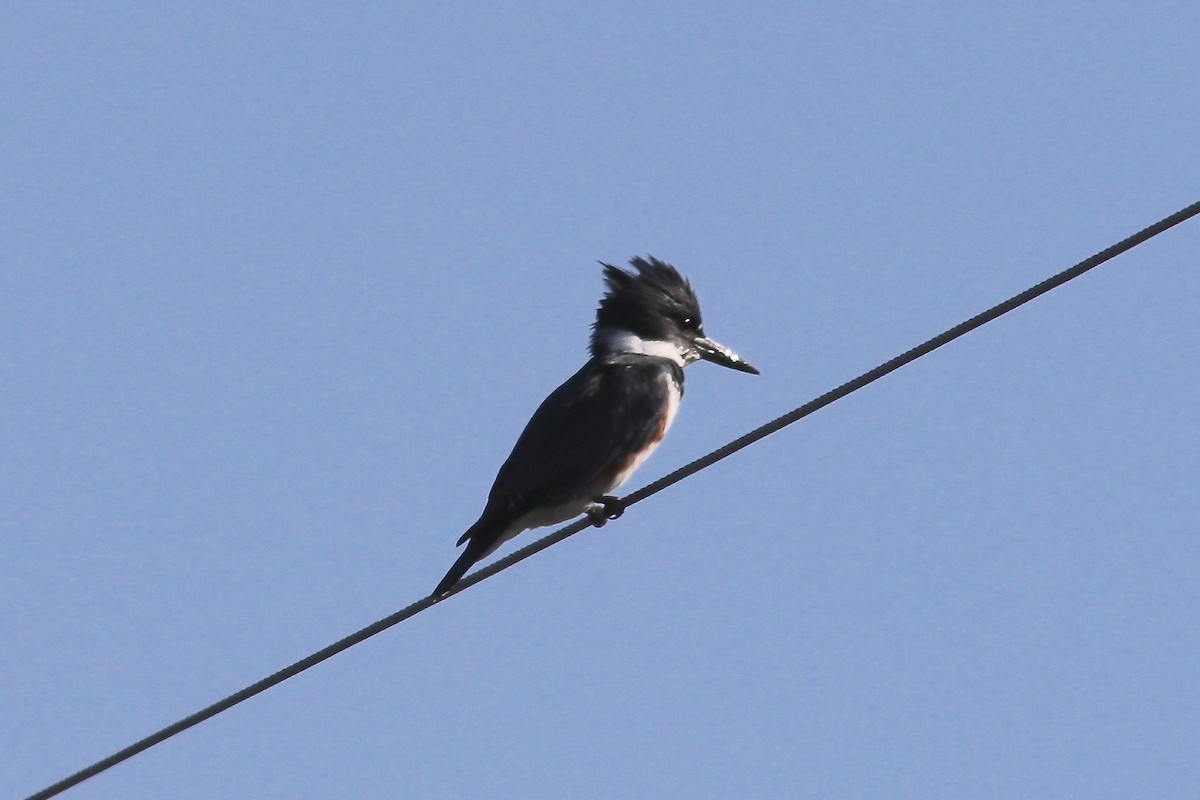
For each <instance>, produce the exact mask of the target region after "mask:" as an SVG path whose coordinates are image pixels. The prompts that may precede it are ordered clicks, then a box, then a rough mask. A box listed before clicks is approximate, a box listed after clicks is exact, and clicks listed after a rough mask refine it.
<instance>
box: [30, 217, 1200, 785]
mask: <svg viewBox="0 0 1200 800" xmlns="http://www.w3.org/2000/svg"><path fill="white" fill-rule="evenodd" d="M1197 214H1200V202H1197V203H1193V204H1192V205H1190V206H1187V207H1186V208H1183V209H1180V210H1179V211H1176V212H1175V213H1174V214H1172V215H1170V216H1169V217H1165V218H1163V219H1161V220H1159V221H1158V222H1156V223H1154V224H1153V225H1150V226H1149V227H1147V228H1144V229H1142V230H1140V231H1138V232H1137V233H1135V234H1133V235H1132V236H1130V237H1128V238H1127V239H1123V240H1122V241H1120V242H1118V243H1117V244H1114V245H1113V246H1112V247H1109V248H1108V249H1106V250H1102V251H1100V252H1099V253H1096V254H1095V255H1094V256H1092V257H1091V258H1087V259H1084V260H1083V261H1080V262H1079V263H1078V264H1076V265H1075V266H1073V267H1071V268H1070V269H1065V270H1063V271H1062V272H1060V273H1058V274H1057V275H1054V276H1051V277H1049V278H1047V279H1046V280H1044V281H1042V282H1041V283H1039V284H1037V285H1036V286H1031V287H1030V288H1028V289H1026V290H1025V291H1023V292H1021V293H1020V294H1017V295H1014V296H1012V297H1010V298H1009V299H1007V300H1005V301H1004V302H1002V303H998V304H997V305H994V306H992V307H991V308H989V309H988V310H987V311H984V312H982V313H980V314H976V315H975V316H973V317H971V318H970V319H968V320H966V321H965V322H961V323H959V324H958V325H955V326H954V327H953V328H950V329H949V330H947V331H945V332H943V333H940V334H938V335H937V336H934V337H933V338H932V339H929V340H928V341H925V342H923V343H921V344H919V345H917V346H916V347H914V348H912V349H911V350H909V351H907V352H905V353H902V354H900V355H898V356H896V357H895V358H893V359H891V360H890V361H887V362H885V363H883V364H880V365H879V366H878V367H875V369H872V370H870V371H869V372H864V373H863V374H862V375H859V376H858V377H857V378H854V379H853V380H850V381H847V382H846V383H843V384H842V385H841V386H839V387H837V388H836V389H832V390H831V391H828V392H826V393H825V394H823V395H821V396H820V397H818V398H816V399H814V400H810V401H809V402H807V403H805V404H804V405H802V406H800V407H798V408H795V409H793V410H792V411H789V412H788V413H786V414H784V415H782V416H780V417H778V418H776V419H774V420H771V421H770V422H768V423H767V424H765V425H762V426H761V427H758V428H755V429H754V430H752V431H750V432H749V433H747V434H746V435H744V436H742V437H740V438H738V439H735V440H734V441H732V442H730V443H729V444H727V445H725V446H724V447H719V448H717V449H716V450H714V451H712V452H711V453H709V454H708V455H706V456H702V457H700V458H698V459H696V460H695V461H693V462H691V463H690V464H686V465H684V466H682V467H680V468H679V469H677V470H675V471H674V472H671V473H669V474H667V475H664V476H663V477H661V478H659V479H658V480H656V481H653V482H651V483H648V484H646V485H645V486H643V487H642V488H641V489H638V490H637V491H635V492H631V493H630V494H628V495H627V496H625V497H624V498H623V499H622V502H623V503H624V505H625V506H626V507H628V506H631V505H633V504H634V503H639V502H641V501H642V500H645V499H646V498H648V497H650V496H651V495H654V494H658V493H659V492H661V491H662V490H663V489H666V488H668V487H670V486H673V485H675V484H676V483H679V482H680V481H681V480H683V479H684V478H687V477H689V476H691V475H694V474H695V473H697V472H699V471H700V470H702V469H705V468H707V467H710V466H712V465H713V464H715V463H717V462H718V461H720V460H721V459H723V458H726V457H727V456H731V455H733V454H734V453H736V452H737V451H739V450H741V449H743V448H745V447H749V446H750V445H752V444H754V443H755V442H757V441H758V440H760V439H763V438H765V437H767V436H770V435H771V434H773V433H775V432H777V431H779V430H781V429H783V428H786V427H787V426H788V425H791V424H792V423H793V422H796V421H798V420H801V419H803V418H804V417H807V416H808V415H809V414H812V413H813V412H815V411H819V410H820V409H822V408H824V407H825V406H827V405H829V404H831V403H834V402H836V401H837V400H840V399H841V398H843V397H845V396H846V395H848V394H850V393H852V392H856V391H858V390H859V389H861V388H863V387H864V386H866V385H867V384H869V383H873V382H874V381H877V380H879V379H880V378H882V377H883V376H885V375H887V374H889V373H891V372H895V371H896V370H898V369H900V368H901V367H903V366H905V365H906V364H910V363H912V362H913V361H916V360H917V359H918V358H920V357H921V356H924V355H928V354H929V353H931V352H933V351H934V350H936V349H938V348H939V347H941V346H942V345H944V344H948V343H950V342H952V341H954V340H955V339H957V338H959V337H960V336H963V335H965V334H967V333H970V332H971V331H973V330H975V329H976V328H979V327H981V326H983V325H986V324H987V323H989V322H991V321H992V320H994V319H996V318H997V317H1000V316H1002V315H1004V314H1007V313H1008V312H1009V311H1012V310H1013V309H1015V308H1018V307H1020V306H1022V305H1024V304H1025V303H1028V302H1029V301H1030V300H1033V299H1034V298H1036V297H1040V296H1041V295H1043V294H1045V293H1046V292H1049V291H1050V290H1051V289H1055V288H1057V287H1059V286H1062V285H1063V284H1064V283H1067V282H1068V281H1070V280H1073V279H1075V278H1078V277H1079V276H1080V275H1082V274H1083V273H1085V272H1087V271H1088V270H1091V269H1094V268H1095V267H1098V266H1100V265H1101V264H1103V263H1104V262H1106V261H1109V260H1111V259H1113V258H1115V257H1116V256H1119V255H1121V254H1122V253H1124V252H1126V251H1128V250H1132V249H1133V248H1134V247H1137V246H1138V245H1139V244H1141V243H1143V242H1145V241H1147V240H1148V239H1152V238H1153V237H1155V236H1157V235H1158V234H1160V233H1162V232H1163V231H1166V230H1168V229H1170V228H1173V227H1175V226H1176V225H1178V224H1179V223H1181V222H1184V221H1186V220H1188V219H1191V218H1192V217H1194V216H1196V215H1197ZM590 524H591V523H590V522H589V521H588V520H587V519H580V520H577V521H575V522H573V523H571V524H570V525H567V526H565V527H563V528H560V529H559V530H556V531H554V532H553V533H551V534H549V535H547V536H545V537H543V538H541V539H538V540H537V541H536V542H533V543H532V544H530V545H527V546H525V547H523V548H521V549H520V550H517V551H516V552H514V553H512V554H510V555H508V556H506V557H504V558H502V559H499V560H498V561H495V562H493V563H492V564H489V565H488V566H486V567H484V568H482V569H479V570H476V571H475V572H473V573H471V574H470V575H468V576H467V577H465V578H463V579H462V580H461V581H459V582H458V583H457V584H456V585H455V586H454V587H453V588H452V589H451V590H450V591H449V592H448V593H447V594H445V595H443V596H442V597H440V598H435V597H433V596H432V595H430V596H429V597H424V598H422V599H420V600H418V601H417V602H415V603H413V604H412V605H410V606H408V607H406V608H402V609H401V610H399V611H397V612H395V613H394V614H391V615H389V616H386V617H384V618H383V619H381V620H379V621H377V622H374V623H372V624H370V625H368V626H367V627H365V628H363V629H361V630H359V631H356V632H354V633H352V634H350V635H349V636H347V637H345V638H344V639H340V640H338V641H336V642H334V643H333V644H331V645H329V646H328V647H324V648H322V649H320V650H318V651H317V652H315V653H313V654H312V655H310V656H307V657H305V658H302V659H300V660H299V661H297V662H296V663H294V664H292V665H290V666H287V667H284V668H283V669H281V670H279V671H278V672H276V673H273V674H271V675H268V676H267V677H265V678H263V679H262V680H260V681H256V682H255V683H252V684H250V685H249V686H247V687H246V688H245V689H242V690H241V691H238V692H234V693H233V694H231V695H229V696H228V697H226V698H224V699H222V700H219V701H217V702H216V703H213V704H212V705H210V706H208V707H206V708H203V709H201V710H199V711H197V712H196V713H194V714H192V715H190V716H187V717H184V718H183V719H181V720H179V721H178V722H175V723H172V724H171V725H168V726H167V727H165V728H163V729H162V730H159V731H157V732H155V733H152V734H150V735H149V736H147V737H146V738H144V739H141V740H139V741H137V742H134V743H133V744H131V745H129V746H128V747H126V748H124V749H122V750H118V751H117V752H115V753H113V754H112V755H110V756H108V757H107V758H104V759H101V760H100V761H97V762H96V763H95V764H92V765H91V766H89V767H86V768H84V769H82V770H80V771H79V772H76V773H75V774H73V775H70V776H68V777H66V778H63V779H62V780H61V781H59V782H57V783H55V784H53V785H51V786H48V787H46V788H45V789H42V790H41V791H40V792H36V793H35V794H32V795H30V796H29V797H28V798H27V799H26V800H46V799H47V798H50V797H54V796H55V795H57V794H60V793H62V792H64V791H66V790H67V789H70V788H71V787H72V786H76V785H78V784H80V783H82V782H84V781H85V780H87V779H88V778H92V777H95V776H96V775H99V774H100V773H101V772H104V771H105V770H107V769H109V768H111V767H114V766H116V765H117V764H120V763H121V762H122V761H125V760H127V759H129V758H132V757H133V756H135V755H137V754H138V753H141V752H143V751H145V750H148V749H150V748H151V747H153V746H154V745H156V744H159V743H160V742H163V741H166V740H167V739H170V738H171V737H172V736H174V735H176V734H178V733H182V732H183V731H185V730H187V729H188V728H191V727H194V726H196V725H199V724H200V723H201V722H204V721H205V720H207V719H210V718H212V717H215V716H216V715H217V714H220V713H221V712H222V711H227V710H228V709H230V708H233V707H234V706H236V705H238V704H239V703H241V702H243V701H244V700H249V699H250V698H251V697H254V696H255V695H257V694H260V693H262V692H265V691H266V690H267V689H270V688H271V687H272V686H276V685H278V684H280V683H283V682H284V681H286V680H287V679H288V678H291V677H294V676H296V675H299V674H300V673H301V672H304V671H305V670H306V669H308V668H309V667H314V666H316V665H317V664H320V663H321V662H322V661H325V660H326V659H329V658H332V657H333V656H335V655H337V654H338V653H340V652H342V651H343V650H346V649H349V648H351V647H353V646H354V645H356V644H359V643H360V642H363V641H365V640H367V639H370V638H371V637H372V636H374V635H375V634H377V633H382V632H383V631H385V630H387V629H388V628H391V627H392V626H394V625H397V624H399V623H401V622H404V621H405V620H406V619H409V618H410V617H414V616H416V615H417V614H419V613H421V612H422V611H424V610H425V609H427V608H429V607H430V606H432V605H435V604H436V603H440V602H441V601H442V600H445V599H446V598H447V597H450V596H451V595H455V594H458V593H459V592H461V591H464V590H466V589H469V588H471V587H472V586H474V585H475V584H477V583H479V582H480V581H485V580H487V579H488V578H490V577H492V576H493V575H495V574H496V573H498V572H503V571H504V570H506V569H508V568H509V567H511V566H513V565H514V564H516V563H517V562H519V561H524V560H525V559H527V558H529V557H530V556H532V555H534V554H536V553H539V552H541V551H542V550H545V549H546V548H547V547H550V546H551V545H554V544H557V543H558V542H561V541H562V540H563V539H566V538H567V537H569V536H573V535H574V534H576V533H578V532H579V531H581V530H583V529H584V528H587V527H589V526H590Z"/></svg>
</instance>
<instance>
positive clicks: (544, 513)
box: [433, 256, 758, 597]
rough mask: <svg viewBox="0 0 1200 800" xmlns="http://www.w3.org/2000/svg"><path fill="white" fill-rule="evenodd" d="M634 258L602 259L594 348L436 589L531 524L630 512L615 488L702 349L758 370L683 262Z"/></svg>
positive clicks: (533, 428) (648, 445) (644, 453)
mask: <svg viewBox="0 0 1200 800" xmlns="http://www.w3.org/2000/svg"><path fill="white" fill-rule="evenodd" d="M629 263H630V265H631V266H632V267H634V268H635V269H636V270H637V273H636V274H635V273H633V272H631V271H626V270H623V269H619V268H617V267H614V266H613V265H611V264H605V263H604V262H601V266H603V267H604V282H605V284H606V285H607V287H608V291H607V293H606V294H605V295H604V297H603V298H602V299H601V300H600V307H599V308H598V309H597V310H596V322H595V324H594V325H593V326H592V340H591V354H592V357H591V359H590V360H589V361H588V362H587V363H586V364H584V365H583V368H582V369H580V370H579V371H578V372H576V373H575V374H574V375H573V376H571V378H570V379H569V380H568V381H567V382H566V383H564V384H563V385H562V386H560V387H558V388H557V389H555V390H554V391H553V392H551V394H550V396H549V397H547V398H546V399H545V400H544V401H543V402H542V404H541V406H540V407H539V408H538V410H537V411H536V412H534V415H533V418H532V419H530V420H529V424H528V425H526V426H525V430H524V432H523V433H522V434H521V438H519V439H518V440H517V444H516V446H515V447H513V450H512V453H511V454H510V455H509V456H508V460H507V461H505V462H504V465H503V466H502V467H500V472H499V474H498V475H496V482H495V483H494V484H493V485H492V491H491V493H490V494H489V495H488V500H487V505H486V506H485V507H484V509H483V514H481V515H480V517H479V520H478V521H477V522H476V523H475V524H474V525H472V526H471V527H470V528H468V529H467V532H466V533H464V534H463V535H462V538H461V539H459V540H458V543H459V545H462V544H463V543H466V545H467V548H466V550H464V551H463V553H462V555H461V556H459V557H458V560H457V561H455V562H454V566H452V567H451V568H450V571H449V572H447V573H446V577H444V578H442V582H441V583H439V584H438V586H437V588H436V589H434V590H433V594H434V596H437V597H440V596H442V595H444V594H445V593H446V592H448V591H449V590H450V589H451V588H452V587H453V586H454V584H456V583H458V581H459V580H461V579H462V577H463V575H465V574H466V573H467V570H468V569H470V568H471V565H472V564H474V563H475V562H477V561H479V560H480V559H482V558H486V557H487V556H488V555H490V554H491V553H492V552H493V551H494V550H495V549H496V548H497V547H499V546H500V545H501V544H503V543H504V542H506V541H508V540H509V539H511V538H512V537H514V536H516V535H517V534H518V533H520V532H521V531H524V530H528V529H529V528H537V527H541V526H543V525H553V524H555V523H558V522H565V521H566V520H568V519H571V518H572V517H575V516H578V515H579V514H587V515H588V517H589V518H590V519H591V521H592V524H593V525H596V526H600V525H603V524H604V522H605V521H606V520H608V519H616V518H617V517H618V516H620V514H621V511H622V510H623V509H622V508H621V504H620V501H619V500H617V498H615V497H611V496H609V492H611V491H613V490H614V489H616V488H617V487H618V486H620V485H621V484H622V483H624V482H625V481H626V479H628V478H629V476H630V475H632V474H633V471H634V470H635V469H637V468H638V466H639V465H640V464H641V463H642V462H643V461H645V460H646V458H647V457H648V456H649V455H650V453H652V452H653V451H654V448H656V447H658V443H659V442H661V441H662V438H663V436H664V435H665V434H666V432H667V428H669V427H670V426H671V421H672V420H673V419H674V418H675V412H676V410H677V409H678V408H679V400H680V398H682V397H683V368H684V367H685V366H687V365H688V364H690V363H692V362H693V361H696V360H697V359H701V358H702V359H704V360H706V361H711V362H713V363H714V364H720V365H721V366H723V367H729V368H730V369H736V370H740V371H741V372H750V373H753V374H755V375H757V374H758V370H757V369H755V368H754V367H753V366H751V365H750V364H748V363H746V362H745V361H743V360H742V359H741V357H740V356H738V355H737V353H734V352H733V351H732V350H730V349H729V348H727V347H724V346H723V345H720V344H718V343H717V342H714V341H713V340H712V339H709V338H708V337H706V336H705V335H704V328H703V326H702V325H701V323H700V301H699V300H697V298H696V293H695V292H694V291H692V287H691V285H690V284H689V283H688V282H687V280H686V279H684V277H683V276H682V275H680V274H679V272H678V270H676V269H675V267H673V266H671V265H670V264H668V263H666V262H665V261H659V260H658V259H657V258H654V257H653V256H650V257H647V258H634V259H632V260H631V261H630V262H629Z"/></svg>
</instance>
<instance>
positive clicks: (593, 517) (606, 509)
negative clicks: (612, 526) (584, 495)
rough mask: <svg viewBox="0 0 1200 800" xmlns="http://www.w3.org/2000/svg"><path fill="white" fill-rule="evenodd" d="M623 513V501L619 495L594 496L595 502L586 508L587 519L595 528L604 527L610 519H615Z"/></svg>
mask: <svg viewBox="0 0 1200 800" xmlns="http://www.w3.org/2000/svg"><path fill="white" fill-rule="evenodd" d="M624 513H625V503H623V502H621V499H620V498H619V497H613V496H612V495H607V494H606V495H604V496H603V497H598V498H596V502H595V503H593V504H592V507H591V508H589V509H588V510H587V517H588V520H589V521H590V522H591V523H592V524H593V525H595V526H596V527H597V528H602V527H604V523H606V522H608V521H609V520H610V519H616V518H617V517H619V516H621V515H622V514H624Z"/></svg>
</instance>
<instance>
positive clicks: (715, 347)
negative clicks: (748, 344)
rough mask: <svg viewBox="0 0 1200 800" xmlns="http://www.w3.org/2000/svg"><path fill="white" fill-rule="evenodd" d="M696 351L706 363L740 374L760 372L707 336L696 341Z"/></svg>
mask: <svg viewBox="0 0 1200 800" xmlns="http://www.w3.org/2000/svg"><path fill="white" fill-rule="evenodd" d="M695 345H696V350H697V351H698V352H699V353H700V357H701V358H703V359H704V360H705V361H711V362H712V363H714V364H720V365H721V366H722V367H729V368H730V369H736V370H737V371H738V372H749V373H750V374H751V375H758V374H759V372H758V370H757V369H755V368H754V366H753V365H752V364H750V363H749V362H747V361H743V360H742V357H741V356H739V355H738V354H737V353H735V352H733V351H732V350H730V349H729V348H728V347H726V346H725V345H723V344H720V343H719V342H714V341H713V340H712V339H709V338H708V337H707V336H701V337H699V338H697V339H696V341H695Z"/></svg>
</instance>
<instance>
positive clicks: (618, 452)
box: [483, 356, 682, 523]
mask: <svg viewBox="0 0 1200 800" xmlns="http://www.w3.org/2000/svg"><path fill="white" fill-rule="evenodd" d="M672 372H675V373H676V374H675V376H674V378H675V379H676V380H681V379H682V374H680V373H681V372H682V371H681V370H680V368H679V367H678V366H676V365H675V364H673V363H671V362H670V361H667V360H665V359H653V360H650V359H646V358H644V357H643V358H627V357H622V356H609V357H608V358H604V359H599V358H596V359H592V360H591V361H589V362H588V363H587V364H586V365H585V366H584V367H583V369H581V370H579V372H577V373H575V375H573V376H572V377H571V378H570V379H569V380H568V381H567V382H566V383H564V384H563V385H562V386H560V387H558V388H557V389H555V390H554V392H552V393H551V394H550V396H549V397H547V398H546V400H545V401H544V402H543V403H542V405H541V406H540V407H539V408H538V410H537V411H536V412H534V415H533V418H532V419H530V420H529V424H528V425H526V426H525V431H524V432H523V433H522V434H521V438H520V439H518V440H517V444H516V446H515V447H513V451H512V453H511V454H510V455H509V457H508V460H507V461H505V462H504V466H502V467H501V468H500V473H499V474H498V475H497V476H496V482H495V484H494V485H493V486H492V491H491V494H490V495H489V496H488V504H487V508H486V509H485V510H484V513H483V518H484V519H488V518H491V519H502V520H504V521H505V523H508V522H511V521H513V520H515V519H517V518H518V517H520V516H521V515H522V514H524V513H526V512H527V511H529V510H530V509H532V508H536V507H538V506H541V505H544V504H553V503H561V502H567V501H570V500H572V499H575V498H577V497H579V495H580V491H581V490H582V488H583V487H586V486H588V485H590V484H591V483H592V482H593V481H595V480H596V479H597V477H598V476H599V475H600V474H601V473H603V472H604V471H605V470H608V469H610V468H611V467H612V466H613V463H614V461H616V460H617V459H619V458H621V457H623V456H627V455H628V454H630V453H632V452H637V451H639V450H641V448H642V447H644V446H645V445H646V444H647V443H648V442H649V441H650V439H651V437H653V436H654V435H655V433H656V431H657V429H658V426H659V423H660V421H661V417H662V414H663V412H664V410H665V408H666V405H667V393H668V392H669V391H670V386H671V381H672V377H673V376H672Z"/></svg>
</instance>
